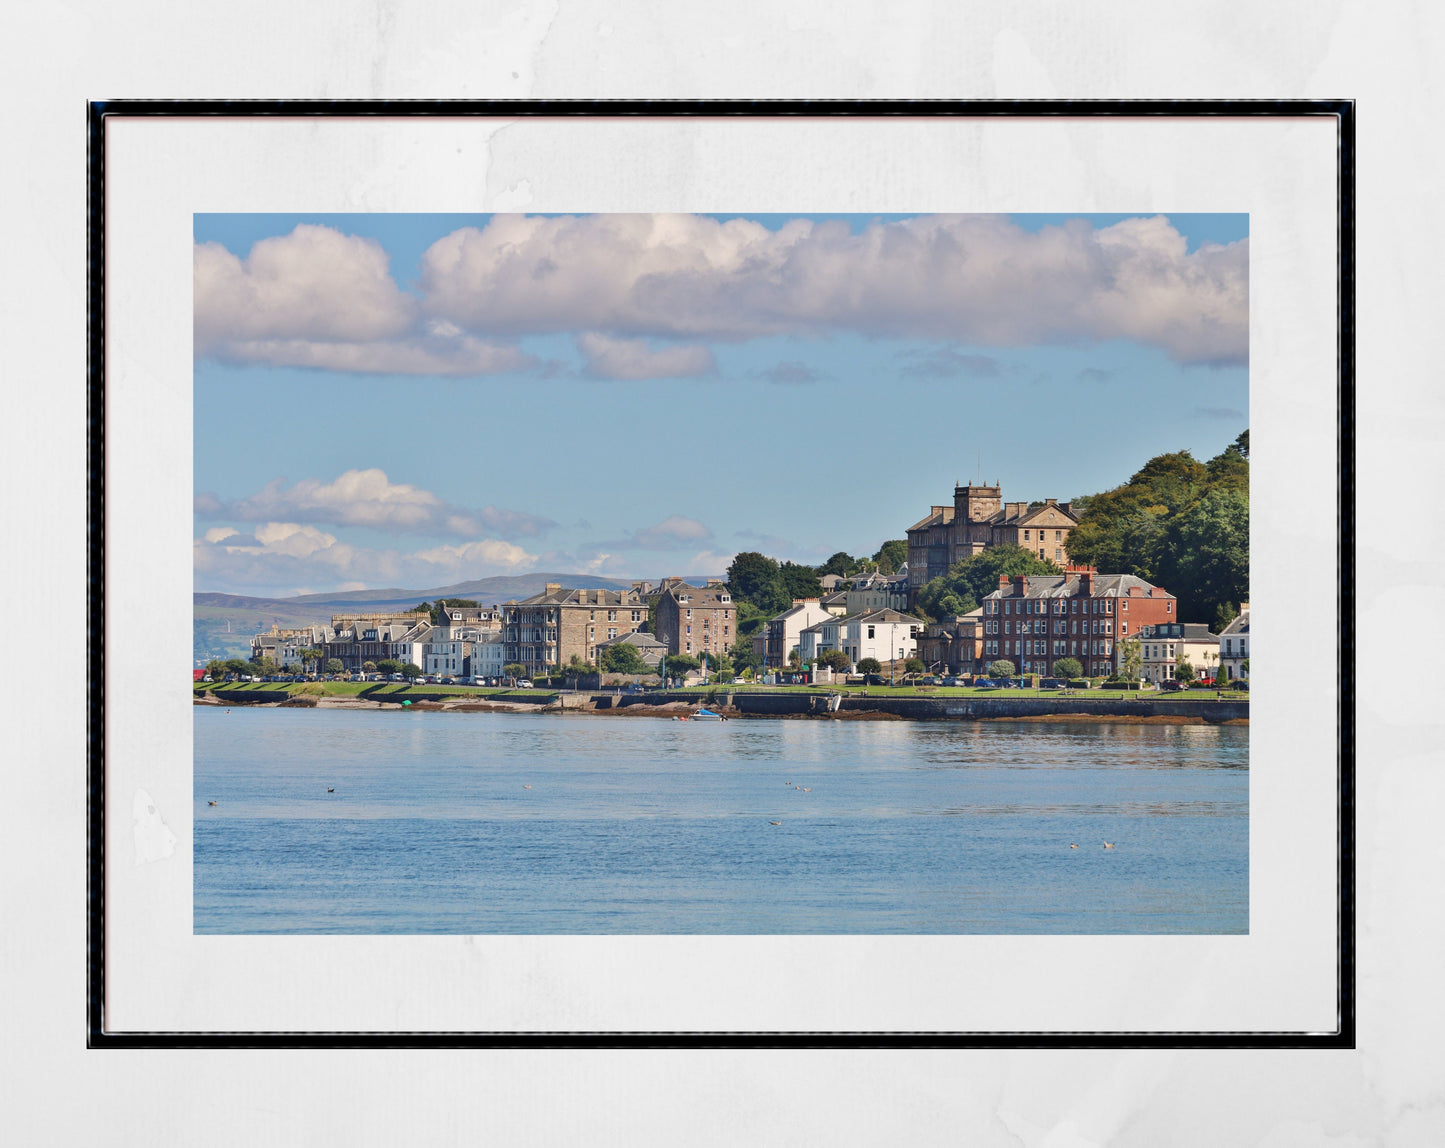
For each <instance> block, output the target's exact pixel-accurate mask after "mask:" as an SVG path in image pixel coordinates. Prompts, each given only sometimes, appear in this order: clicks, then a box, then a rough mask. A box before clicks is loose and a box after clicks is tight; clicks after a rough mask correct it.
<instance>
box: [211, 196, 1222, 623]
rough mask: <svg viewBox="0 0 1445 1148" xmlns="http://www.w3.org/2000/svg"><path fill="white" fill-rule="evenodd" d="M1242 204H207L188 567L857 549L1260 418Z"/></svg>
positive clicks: (717, 558) (364, 568)
mask: <svg viewBox="0 0 1445 1148" xmlns="http://www.w3.org/2000/svg"><path fill="white" fill-rule="evenodd" d="M1247 232H1248V220H1247V217H1246V216H1243V215H1203V216H1201V215H1179V216H1168V217H1162V216H1127V215H1111V216H1092V217H1089V216H1068V215H1051V216H1013V217H925V216H919V217H907V216H876V217H871V216H870V217H839V216H788V217H783V216H769V215H764V216H705V217H676V216H674V217H664V218H660V219H657V220H652V219H650V217H640V216H626V217H617V216H612V217H597V216H592V217H588V216H554V217H538V216H528V217H520V216H505V217H496V218H495V219H494V218H493V217H490V216H484V215H481V216H476V215H445V216H443V215H431V216H415V215H319V216H302V215H294V216H292V215H259V216H258V215H198V216H196V217H195V239H196V244H197V259H196V362H195V459H196V463H195V470H196V473H195V490H196V540H197V541H196V544H195V555H196V581H195V584H196V588H197V589H198V590H222V591H229V592H233V593H250V594H260V595H268V596H270V595H277V596H281V595H286V594H291V593H299V592H314V591H323V590H332V589H355V588H361V587H376V586H405V587H408V588H418V589H419V588H424V587H427V586H436V585H445V584H449V583H454V582H459V581H464V580H467V579H470V578H478V577H485V576H487V575H491V574H510V573H522V572H525V571H527V570H549V571H552V570H555V571H564V572H578V573H581V572H588V573H595V574H601V575H604V576H613V577H618V578H626V577H652V578H656V577H658V576H661V575H666V574H673V573H680V574H692V573H699V574H700V573H707V572H721V571H722V570H723V569H724V568H725V566H726V565H727V562H728V560H729V559H730V557H731V555H732V554H733V553H735V552H736V551H739V550H754V549H755V550H762V551H764V552H765V553H769V554H772V555H774V556H775V557H778V558H791V559H794V560H796V561H804V562H819V561H822V560H823V559H824V558H826V557H827V556H828V555H829V554H831V553H833V552H834V551H835V550H840V549H841V550H847V551H849V552H850V553H854V554H860V553H868V554H871V553H872V552H873V551H875V550H876V549H877V547H878V545H879V544H880V543H881V542H882V541H884V540H885V539H888V538H899V537H902V536H903V531H904V529H905V528H906V527H907V526H909V525H910V524H911V523H913V522H914V521H916V520H917V519H919V518H921V517H922V516H923V515H924V514H926V513H927V510H928V507H929V505H930V504H931V503H943V502H947V501H949V500H950V499H951V497H952V488H953V483H954V482H955V480H966V479H968V478H971V477H974V476H976V475H977V474H978V473H979V469H980V467H981V473H982V477H983V478H985V479H986V480H990V481H995V480H996V481H999V482H1001V483H1002V485H1003V488H1004V489H1003V494H1004V497H1005V498H1006V499H1009V500H1024V499H1035V498H1044V497H1057V498H1060V499H1068V498H1071V497H1074V496H1076V495H1079V494H1086V493H1092V492H1094V491H1098V490H1102V489H1107V488H1108V487H1111V486H1114V485H1117V484H1119V483H1120V482H1123V481H1124V480H1126V479H1127V478H1128V476H1129V475H1130V474H1131V473H1132V472H1133V471H1134V470H1135V469H1137V468H1138V466H1139V465H1140V464H1142V463H1143V462H1144V461H1145V460H1146V459H1148V458H1149V457H1151V456H1152V455H1155V454H1158V453H1160V452H1162V451H1167V450H1180V449H1189V450H1192V451H1193V452H1194V453H1195V454H1196V455H1197V456H1199V457H1201V458H1205V457H1208V456H1210V455H1212V454H1215V453H1217V452H1218V451H1219V450H1221V449H1223V447H1224V446H1226V445H1227V444H1228V443H1229V442H1231V441H1232V440H1233V439H1234V438H1235V436H1237V435H1238V434H1239V432H1240V431H1242V430H1243V429H1245V427H1246V426H1247V425H1248V418H1247V413H1248V366H1247V334H1248V333H1247V314H1248V295H1247V274H1248V243H1247Z"/></svg>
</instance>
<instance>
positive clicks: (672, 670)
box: [667, 654, 702, 678]
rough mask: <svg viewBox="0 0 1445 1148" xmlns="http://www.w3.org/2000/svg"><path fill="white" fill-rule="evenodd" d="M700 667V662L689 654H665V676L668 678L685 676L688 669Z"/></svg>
mask: <svg viewBox="0 0 1445 1148" xmlns="http://www.w3.org/2000/svg"><path fill="white" fill-rule="evenodd" d="M701 668H702V662H701V661H699V660H698V659H697V658H694V657H693V656H692V655H691V654H668V655H667V676H668V677H670V678H680V677H683V676H685V675H686V674H687V672H688V671H689V670H697V669H701Z"/></svg>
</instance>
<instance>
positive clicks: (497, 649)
mask: <svg viewBox="0 0 1445 1148" xmlns="http://www.w3.org/2000/svg"><path fill="white" fill-rule="evenodd" d="M506 655H507V643H506V642H505V641H504V640H503V637H502V631H500V630H495V631H489V632H486V633H484V634H482V635H481V637H480V638H479V639H478V640H477V641H475V642H473V643H472V663H471V665H472V677H474V678H500V677H501V676H502V667H503V666H505V665H506V664H507V656H506Z"/></svg>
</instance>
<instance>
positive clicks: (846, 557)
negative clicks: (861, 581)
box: [818, 550, 858, 578]
mask: <svg viewBox="0 0 1445 1148" xmlns="http://www.w3.org/2000/svg"><path fill="white" fill-rule="evenodd" d="M856 569H858V559H856V558H854V557H853V556H852V555H851V554H849V553H848V552H847V551H846V550H840V551H838V552H837V553H836V554H834V555H833V556H832V557H831V558H829V559H828V561H826V562H824V563H823V565H821V566H819V567H818V576H819V577H820V578H821V577H822V576H823V575H825V574H851V573H853V571H854V570H856Z"/></svg>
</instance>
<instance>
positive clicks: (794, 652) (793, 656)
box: [788, 646, 803, 670]
mask: <svg viewBox="0 0 1445 1148" xmlns="http://www.w3.org/2000/svg"><path fill="white" fill-rule="evenodd" d="M802 664H803V655H802V654H801V653H800V652H799V650H798V647H797V646H794V647H793V648H792V649H791V650H789V651H788V665H789V666H791V667H792V668H793V669H795V670H796V669H798V668H799V667H800V666H802Z"/></svg>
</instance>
